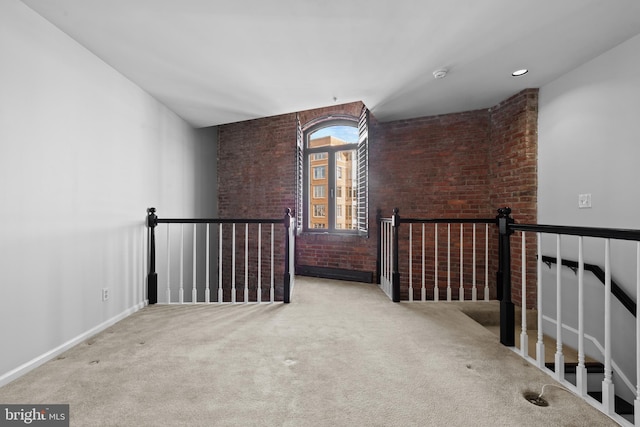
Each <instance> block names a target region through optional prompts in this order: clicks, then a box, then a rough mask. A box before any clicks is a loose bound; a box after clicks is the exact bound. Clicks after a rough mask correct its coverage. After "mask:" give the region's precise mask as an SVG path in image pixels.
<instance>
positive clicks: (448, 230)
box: [447, 224, 451, 301]
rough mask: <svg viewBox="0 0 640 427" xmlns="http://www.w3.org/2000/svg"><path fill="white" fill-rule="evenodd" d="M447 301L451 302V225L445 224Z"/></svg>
mask: <svg viewBox="0 0 640 427" xmlns="http://www.w3.org/2000/svg"><path fill="white" fill-rule="evenodd" d="M447 301H451V224H447Z"/></svg>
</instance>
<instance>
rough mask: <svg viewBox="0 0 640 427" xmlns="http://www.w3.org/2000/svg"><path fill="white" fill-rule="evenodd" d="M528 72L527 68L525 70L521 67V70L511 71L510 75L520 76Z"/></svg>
mask: <svg viewBox="0 0 640 427" xmlns="http://www.w3.org/2000/svg"><path fill="white" fill-rule="evenodd" d="M528 72H529V70H527V69H526V68H523V69H521V70H517V71H514V72H513V73H511V75H512V76H513V77H520V76H524V75H525V74H527V73H528Z"/></svg>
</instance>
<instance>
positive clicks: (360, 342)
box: [0, 277, 617, 426]
mask: <svg viewBox="0 0 640 427" xmlns="http://www.w3.org/2000/svg"><path fill="white" fill-rule="evenodd" d="M469 304H472V303H469ZM473 304H489V305H487V306H485V307H490V305H491V304H493V303H473ZM459 307H460V304H459V303H456V304H453V303H400V304H394V303H392V302H390V301H389V299H388V298H387V297H386V296H385V295H384V294H383V293H382V292H381V291H380V290H379V289H378V288H377V286H375V285H367V284H360V283H351V282H341V281H327V280H320V279H310V278H303V277H298V278H297V281H296V284H295V288H294V291H293V298H292V302H291V304H288V305H284V304H271V305H268V304H265V305H224V306H216V305H195V306H194V305H185V306H177V305H173V306H166V305H165V306H162V305H155V306H149V307H146V308H144V309H142V310H140V311H139V312H137V313H135V314H134V315H132V316H130V317H128V318H126V319H124V320H123V321H121V322H119V323H117V324H116V325H114V326H112V327H111V328H109V329H108V330H106V331H104V332H102V333H100V334H98V335H96V336H95V337H93V338H92V339H90V340H88V341H86V342H84V343H82V344H80V345H78V346H76V347H74V348H73V349H71V350H69V351H68V352H66V353H64V354H62V355H61V356H60V357H58V358H57V359H56V360H52V361H50V362H48V363H46V364H44V365H42V366H41V367H39V368H37V369H35V370H33V371H31V372H30V373H28V374H27V375H25V376H23V377H21V378H19V379H17V380H16V381H14V382H12V383H10V384H8V385H6V386H4V387H2V388H0V403H47V404H51V403H68V404H69V405H70V412H71V425H72V426H445V425H446V426H608V425H617V424H616V423H615V422H613V421H612V420H611V419H609V418H608V417H606V416H605V415H603V414H601V413H600V412H598V411H597V410H596V409H594V408H592V407H591V406H590V405H589V404H587V403H585V402H583V401H582V400H581V399H580V398H578V397H576V396H575V395H573V394H572V393H569V392H566V391H564V390H560V389H557V388H555V387H547V388H545V392H544V397H545V398H546V399H547V400H548V401H549V406H548V407H538V406H535V405H532V404H531V403H529V402H528V401H527V400H526V399H524V398H523V393H524V392H527V391H533V392H536V393H539V392H540V390H541V389H542V386H543V385H544V384H548V383H554V381H553V380H552V379H551V377H549V376H548V375H546V374H544V373H542V372H540V371H539V370H538V369H536V368H535V367H533V366H531V365H530V364H529V363H528V362H526V361H524V360H523V359H521V358H520V357H519V356H518V355H516V354H514V353H513V352H512V351H511V350H509V349H507V348H505V347H503V346H501V345H500V344H499V343H498V339H497V338H496V336H495V335H494V334H492V333H491V332H490V331H488V330H487V329H485V328H484V327H482V326H481V325H480V324H478V323H476V322H475V321H474V320H472V319H471V318H470V317H467V316H466V315H464V314H463V313H462V312H461V311H460V309H459Z"/></svg>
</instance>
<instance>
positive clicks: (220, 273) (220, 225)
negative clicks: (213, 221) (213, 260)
mask: <svg viewBox="0 0 640 427" xmlns="http://www.w3.org/2000/svg"><path fill="white" fill-rule="evenodd" d="M223 300H224V298H223V294H222V223H220V224H218V304H222V302H223Z"/></svg>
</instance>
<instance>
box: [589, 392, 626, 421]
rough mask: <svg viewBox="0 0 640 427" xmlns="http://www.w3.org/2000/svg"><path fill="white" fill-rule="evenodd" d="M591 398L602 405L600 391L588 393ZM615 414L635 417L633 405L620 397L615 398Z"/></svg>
mask: <svg viewBox="0 0 640 427" xmlns="http://www.w3.org/2000/svg"><path fill="white" fill-rule="evenodd" d="M587 394H588V395H589V396H591V397H593V398H594V399H596V400H597V401H598V402H600V403H602V392H599V391H590V392H588V393H587ZM614 402H615V403H614V405H615V409H614V410H615V412H616V414H619V415H623V416H624V415H633V405H632V404H631V403H629V402H627V401H626V400H624V399H623V398H621V397H620V396H616V397H615V401H614Z"/></svg>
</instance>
